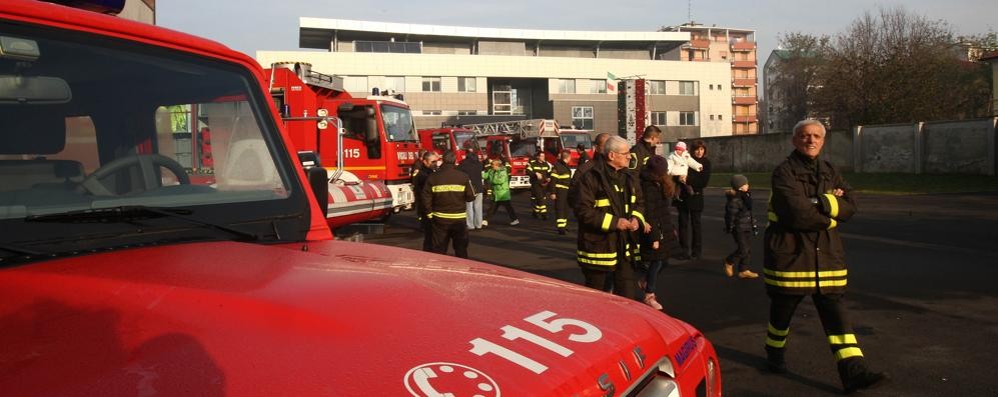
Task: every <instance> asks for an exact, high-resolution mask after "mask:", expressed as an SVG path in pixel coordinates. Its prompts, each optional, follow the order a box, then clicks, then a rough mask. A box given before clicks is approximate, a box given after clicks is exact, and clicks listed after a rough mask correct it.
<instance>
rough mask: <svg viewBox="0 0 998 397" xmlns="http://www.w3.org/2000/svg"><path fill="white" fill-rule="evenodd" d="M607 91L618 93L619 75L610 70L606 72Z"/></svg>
mask: <svg viewBox="0 0 998 397" xmlns="http://www.w3.org/2000/svg"><path fill="white" fill-rule="evenodd" d="M606 93H607V94H614V95H616V94H617V76H614V75H613V73H610V72H606Z"/></svg>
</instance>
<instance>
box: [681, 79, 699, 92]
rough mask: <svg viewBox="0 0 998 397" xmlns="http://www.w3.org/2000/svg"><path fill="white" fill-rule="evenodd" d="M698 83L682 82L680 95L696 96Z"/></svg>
mask: <svg viewBox="0 0 998 397" xmlns="http://www.w3.org/2000/svg"><path fill="white" fill-rule="evenodd" d="M695 84H696V82H694V81H680V82H679V95H696V94H697V93H696V85H695Z"/></svg>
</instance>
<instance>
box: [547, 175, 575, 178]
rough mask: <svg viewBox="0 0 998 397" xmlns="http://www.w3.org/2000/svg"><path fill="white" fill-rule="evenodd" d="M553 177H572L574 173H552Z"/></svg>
mask: <svg viewBox="0 0 998 397" xmlns="http://www.w3.org/2000/svg"><path fill="white" fill-rule="evenodd" d="M551 177H552V178H558V179H568V178H571V177H572V174H551Z"/></svg>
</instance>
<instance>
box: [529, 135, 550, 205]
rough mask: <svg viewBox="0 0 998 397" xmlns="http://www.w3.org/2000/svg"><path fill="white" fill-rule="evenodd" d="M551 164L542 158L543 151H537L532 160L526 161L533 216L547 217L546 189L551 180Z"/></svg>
mask: <svg viewBox="0 0 998 397" xmlns="http://www.w3.org/2000/svg"><path fill="white" fill-rule="evenodd" d="M550 174H551V164H548V162H547V161H546V160H544V151H539V152H537V155H535V156H534V159H533V160H530V162H529V163H527V175H528V176H530V201H532V202H533V204H534V218H541V219H548V204H547V201H548V200H547V195H546V194H544V192H545V191H546V190H547V185H548V183H550V182H551V175H550Z"/></svg>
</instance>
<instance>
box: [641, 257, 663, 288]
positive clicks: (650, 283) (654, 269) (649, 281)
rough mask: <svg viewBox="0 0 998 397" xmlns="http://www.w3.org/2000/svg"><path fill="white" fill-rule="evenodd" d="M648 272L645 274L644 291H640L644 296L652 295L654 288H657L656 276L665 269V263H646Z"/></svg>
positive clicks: (661, 261)
mask: <svg viewBox="0 0 998 397" xmlns="http://www.w3.org/2000/svg"><path fill="white" fill-rule="evenodd" d="M646 263H648V272H647V273H645V275H644V277H645V290H644V291H642V292H644V293H646V294H654V293H655V288H656V287H657V286H658V274H659V273H661V272H662V269H663V268H665V261H663V260H661V259H658V260H653V261H647V262H646Z"/></svg>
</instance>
